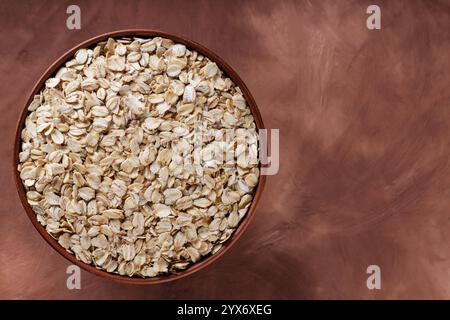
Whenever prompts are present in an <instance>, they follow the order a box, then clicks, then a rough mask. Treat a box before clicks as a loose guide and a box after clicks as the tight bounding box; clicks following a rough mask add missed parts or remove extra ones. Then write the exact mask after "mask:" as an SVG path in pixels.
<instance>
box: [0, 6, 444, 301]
mask: <svg viewBox="0 0 450 320" xmlns="http://www.w3.org/2000/svg"><path fill="white" fill-rule="evenodd" d="M72 3H73V2H70V3H69V2H63V1H53V2H44V1H39V2H38V1H17V0H15V1H9V0H3V1H1V2H0V30H1V31H0V43H1V46H0V83H1V92H2V93H1V95H0V108H1V109H0V112H1V118H0V130H1V134H2V144H1V145H0V152H1V153H0V155H1V159H0V172H1V175H0V194H1V196H0V197H1V198H0V200H1V202H0V219H1V220H0V298H15V299H20V298H33V299H36V298H44V299H51V298H63V299H71V298H87V299H104V298H125V299H126V298H146V299H157V298H159V299H176V298H224V299H227V298H238V299H239V298H268V299H270V298H272V299H276V298H279V299H289V298H312V299H315V298H366V299H370V298H450V271H449V270H450V232H449V230H450V163H449V156H450V143H449V141H450V138H449V137H450V110H449V104H450V90H449V85H450V61H449V59H448V56H449V52H450V2H449V1H431V0H430V1H406V0H405V1H373V2H372V1H370V2H368V1H245V2H244V1H164V2H163V1H160V2H159V1H158V2H157V1H129V2H125V1H117V2H109V1H108V2H104V3H101V2H100V1H89V2H84V1H76V3H77V4H79V5H80V7H81V10H82V29H81V30H80V31H69V30H67V29H66V28H65V20H66V17H67V15H66V13H65V10H66V7H67V6H68V5H69V4H72ZM372 3H376V4H378V5H379V6H380V7H381V10H382V30H381V31H369V30H367V28H366V27H365V20H366V17H367V15H366V13H365V10H366V8H367V6H368V5H369V4H372ZM123 28H154V29H161V30H164V31H168V32H173V33H178V34H180V35H183V36H186V37H188V38H190V39H192V40H195V41H197V42H199V43H201V44H203V45H205V46H207V47H208V48H210V49H212V50H213V51H215V52H216V53H218V54H219V55H220V56H221V57H222V58H224V59H225V60H226V61H227V62H228V63H229V64H230V65H231V66H232V67H233V68H235V70H236V71H237V72H238V73H239V74H240V75H241V77H242V79H243V80H244V81H245V82H246V84H247V86H248V87H249V89H250V90H251V91H252V93H253V96H254V97H255V99H256V101H257V103H258V106H259V108H260V110H261V114H262V116H263V119H264V122H265V125H266V126H267V127H268V128H280V140H281V164H280V171H279V173H278V175H276V176H273V177H269V179H268V182H267V185H266V189H265V193H264V196H263V199H262V201H261V203H260V206H259V209H258V213H257V215H256V217H255V219H254V221H253V222H252V224H251V225H250V227H249V228H248V230H247V232H246V233H245V234H244V235H243V237H242V238H241V239H240V240H239V241H238V243H237V244H236V245H235V247H234V248H232V249H231V250H230V252H228V253H227V254H226V255H225V256H224V257H222V258H221V259H220V260H219V261H217V262H215V263H214V264H213V265H211V266H209V267H208V268H207V269H205V270H203V271H201V272H199V273H197V274H194V275H192V276H191V277H188V278H185V279H181V280H179V281H176V282H174V283H169V284H163V285H158V286H150V287H133V286H126V285H121V284H117V283H113V282H110V281H107V280H103V279H101V278H98V277H96V276H93V275H91V274H88V273H86V272H82V290H79V291H77V290H74V291H69V290H67V289H66V274H65V269H66V267H67V266H68V262H67V261H66V260H65V259H64V258H62V257H61V256H59V255H58V254H57V253H56V252H55V251H54V250H53V249H51V248H50V246H48V245H47V244H46V243H45V241H44V240H43V239H42V238H41V237H40V236H39V234H38V233H37V232H36V230H34V228H33V226H32V225H31V223H30V221H29V220H28V217H27V216H26V215H25V212H24V211H23V209H22V207H21V205H20V202H19V199H18V197H17V193H16V190H15V188H14V182H13V175H12V172H11V161H12V149H13V135H14V125H15V122H16V120H17V118H18V115H19V111H20V108H21V107H22V105H23V104H24V102H25V99H26V96H27V94H28V92H29V90H30V89H31V88H32V86H33V84H34V82H35V81H36V80H37V79H38V77H39V75H40V74H41V73H42V72H43V71H44V70H45V69H46V68H47V67H48V66H49V65H50V64H51V62H52V61H53V60H54V59H56V58H57V57H58V56H59V55H61V54H62V53H63V52H64V51H66V50H67V49H69V48H70V47H72V46H74V45H75V44H77V43H78V42H80V41H83V40H85V39H87V38H89V37H91V36H93V35H96V34H98V33H103V32H107V31H110V30H115V29H123ZM370 264H378V265H379V266H380V267H381V270H382V290H380V291H377V292H374V291H369V290H368V289H367V288H366V285H365V283H366V277H367V275H366V273H365V270H366V268H367V266H368V265H370Z"/></svg>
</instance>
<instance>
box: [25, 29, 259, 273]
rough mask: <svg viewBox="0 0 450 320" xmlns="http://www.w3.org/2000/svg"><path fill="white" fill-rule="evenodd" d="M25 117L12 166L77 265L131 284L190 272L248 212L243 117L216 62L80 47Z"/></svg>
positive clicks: (158, 48) (253, 178)
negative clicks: (133, 280)
mask: <svg viewBox="0 0 450 320" xmlns="http://www.w3.org/2000/svg"><path fill="white" fill-rule="evenodd" d="M28 110H29V113H28V116H27V118H26V121H25V127H24V129H23V130H22V135H21V138H22V149H21V150H22V151H21V152H20V155H19V159H20V161H19V162H20V163H19V165H18V170H19V172H20V178H21V179H22V182H23V185H24V186H25V189H26V190H27V192H26V196H27V199H28V203H29V204H30V205H31V207H32V208H33V210H34V211H35V213H36V217H37V220H38V221H39V222H40V223H41V224H42V225H43V226H44V227H45V228H46V230H47V232H48V233H49V234H50V235H51V236H52V237H54V238H55V239H57V241H58V242H59V244H60V245H61V246H62V247H64V248H65V249H66V250H67V251H68V252H70V253H72V254H74V255H75V256H76V258H77V259H79V260H81V261H83V262H84V263H87V264H92V265H94V266H96V267H97V268H100V269H103V270H106V271H107V272H111V273H117V274H120V275H127V276H139V277H153V276H156V275H159V274H167V273H171V272H176V271H179V270H183V269H186V268H187V267H188V266H189V265H191V264H192V263H195V262H197V261H199V260H201V259H202V257H204V256H207V255H210V254H214V253H215V252H217V251H218V250H219V249H220V248H221V246H222V244H223V243H224V242H225V241H226V240H227V239H228V238H229V237H230V236H231V235H232V234H233V232H234V230H235V229H236V227H237V226H238V224H239V222H240V220H241V219H242V218H243V217H244V216H245V214H246V212H247V210H248V208H249V206H250V205H251V202H252V199H253V198H252V195H253V193H254V191H255V187H256V185H257V184H258V179H259V170H258V157H257V149H258V142H257V141H258V140H257V132H256V126H255V122H254V119H253V116H252V114H251V111H250V109H249V107H248V106H247V103H246V101H245V99H244V97H243V95H242V92H241V91H240V89H239V88H238V87H237V86H236V85H235V84H234V83H233V82H232V81H231V80H230V79H229V78H228V77H227V76H226V75H225V74H224V73H223V72H222V71H221V70H220V69H219V68H218V67H217V65H216V63H214V62H212V61H210V60H209V59H208V58H207V57H205V56H202V55H201V54H199V53H197V52H196V51H193V50H190V49H188V48H186V47H185V46H184V45H182V44H178V43H174V42H173V41H172V40H169V39H164V38H160V37H155V38H151V39H142V38H120V39H108V41H104V42H100V43H98V44H97V45H96V46H95V47H94V48H93V49H80V50H79V51H78V52H77V53H76V54H75V55H74V57H73V58H72V59H71V60H70V61H68V62H66V63H65V66H64V67H62V68H61V69H59V70H58V71H57V72H56V74H55V75H54V77H53V78H50V79H48V80H47V81H46V83H45V88H43V89H42V91H41V92H40V93H39V94H38V95H36V96H35V98H34V100H33V102H32V103H31V104H30V105H29V107H28ZM226 137H228V140H227V139H226ZM220 155H222V156H223V155H225V156H223V157H222V158H221V156H220ZM230 155H231V156H230Z"/></svg>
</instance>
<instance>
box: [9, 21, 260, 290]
mask: <svg viewBox="0 0 450 320" xmlns="http://www.w3.org/2000/svg"><path fill="white" fill-rule="evenodd" d="M123 36H141V37H155V36H161V37H165V38H169V39H172V40H174V41H175V42H178V43H182V44H184V45H186V46H187V47H189V48H192V49H194V50H196V51H198V52H199V53H201V54H203V55H205V56H207V57H208V58H210V59H211V60H212V61H214V62H216V63H217V65H218V66H219V67H220V69H222V70H223V71H224V72H225V73H226V74H227V75H228V77H230V78H231V79H232V80H233V81H234V83H236V84H237V85H238V86H239V87H240V88H241V90H242V93H243V94H244V97H245V99H246V101H247V103H248V105H249V106H250V109H251V111H252V113H253V117H254V119H255V122H256V126H257V128H258V129H262V128H264V124H263V121H262V119H261V115H260V113H259V111H258V107H257V106H256V103H255V100H254V99H253V97H252V95H251V94H250V91H249V90H248V89H247V86H246V85H245V84H244V82H243V81H242V80H241V78H240V77H239V76H238V74H237V73H236V72H235V71H234V70H233V69H232V68H231V67H230V66H229V65H228V64H227V63H226V62H225V61H224V60H222V59H221V58H220V57H219V56H218V55H216V54H215V53H213V52H212V51H211V50H209V49H207V48H205V47H203V46H202V45H200V44H198V43H196V42H194V41H191V40H188V39H186V38H183V37H180V36H177V35H173V34H169V33H165V32H160V31H153V30H141V29H139V30H135V29H129V30H120V31H114V32H108V33H105V34H101V35H98V36H95V37H93V38H90V39H89V40H86V41H84V42H82V43H80V44H79V45H77V46H75V47H74V48H72V49H70V50H69V51H67V52H66V53H64V54H63V55H62V56H61V57H60V58H59V59H57V60H56V62H54V63H53V64H52V65H51V66H50V67H49V68H48V69H47V70H46V71H45V72H44V74H43V75H42V76H41V77H40V79H39V80H38V81H37V83H36V85H35V86H34V88H33V89H32V90H31V92H30V94H29V96H28V99H27V102H26V104H25V106H23V108H22V112H21V114H20V118H19V121H18V124H17V128H16V135H15V144H14V164H13V165H14V167H13V170H14V174H15V181H16V186H17V191H18V193H19V198H20V201H21V202H22V206H23V207H24V208H25V211H26V213H27V215H28V217H29V218H30V220H31V222H32V223H33V225H34V227H35V228H36V229H37V231H39V233H40V234H41V236H42V237H43V238H44V239H45V240H46V241H47V242H48V243H49V244H50V245H51V246H52V247H53V249H55V250H56V251H58V252H59V253H60V254H61V255H63V256H64V257H65V258H66V259H68V260H69V261H70V262H71V263H73V264H75V265H78V266H80V267H81V268H83V269H85V270H87V271H89V272H92V273H94V274H96V275H99V276H101V277H103V278H106V279H110V280H114V281H118V282H121V283H128V284H140V285H145V284H158V283H164V282H169V281H172V280H176V279H180V278H182V277H186V276H188V275H190V274H193V273H194V272H196V271H199V270H201V269H203V268H205V267H206V266H208V265H209V264H211V263H212V262H214V261H216V260H217V259H218V258H219V257H221V256H222V255H223V254H224V253H225V252H226V251H227V250H228V249H229V248H230V247H231V246H233V244H234V243H235V242H236V241H237V239H238V238H239V237H240V236H241V235H242V233H243V232H244V231H245V229H246V228H247V226H248V225H249V223H250V221H251V220H252V218H253V216H254V215H255V211H256V206H257V205H258V202H259V200H260V198H261V194H262V191H263V188H264V184H265V180H266V178H265V176H263V175H261V176H260V177H259V184H258V186H257V188H256V191H255V196H254V199H253V202H252V204H251V207H250V209H249V211H248V212H247V214H246V216H245V217H244V219H243V220H242V221H241V223H240V224H239V226H238V228H237V230H236V231H235V232H234V233H233V235H232V236H231V237H230V238H229V239H228V240H227V241H226V242H225V243H224V245H223V247H222V248H221V249H220V250H219V251H218V252H216V253H215V254H213V255H209V256H206V257H204V258H203V259H202V260H200V261H199V262H197V263H195V264H193V265H192V266H191V267H188V268H187V269H186V270H183V271H180V272H176V273H172V274H168V275H163V276H158V277H153V278H140V277H128V276H121V275H118V274H112V273H108V272H106V271H103V270H100V269H97V268H96V267H95V266H93V265H89V264H86V263H84V262H81V261H80V260H77V259H76V258H75V256H74V255H72V254H70V253H69V252H67V251H66V250H65V249H64V248H63V247H61V246H60V245H59V244H58V242H57V241H56V240H55V239H53V238H52V237H51V236H50V235H49V234H48V233H47V231H46V230H45V228H44V227H43V226H42V225H41V224H40V223H39V222H38V221H37V219H36V214H35V213H34V211H33V209H32V208H31V206H30V205H29V204H28V202H27V200H26V195H25V188H24V186H23V184H22V181H21V179H20V176H19V173H18V171H17V165H18V163H19V152H20V146H21V142H20V141H21V137H20V135H21V130H22V128H23V126H24V123H25V118H26V116H27V114H28V112H27V107H28V105H29V104H30V103H31V101H32V100H33V97H34V95H35V94H36V93H38V92H39V91H40V90H41V89H42V87H43V86H44V83H45V80H46V79H48V78H49V77H51V76H52V75H53V74H54V73H55V72H56V71H57V70H58V69H59V68H60V67H61V66H63V64H64V63H65V62H66V61H67V60H69V59H70V58H71V57H72V56H73V54H74V53H75V52H76V51H77V50H78V49H80V48H87V47H91V46H92V45H94V44H96V43H97V42H100V41H103V40H106V39H108V38H109V37H123Z"/></svg>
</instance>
